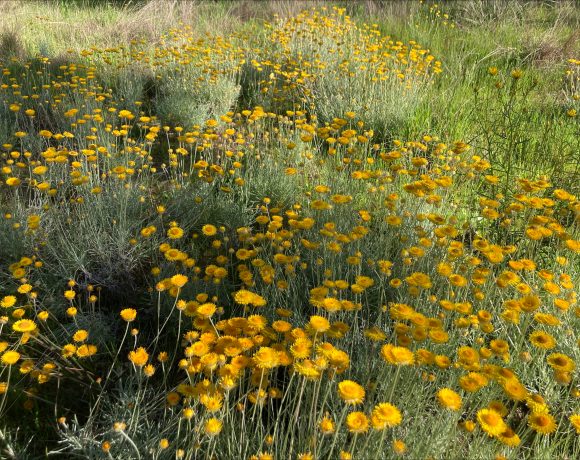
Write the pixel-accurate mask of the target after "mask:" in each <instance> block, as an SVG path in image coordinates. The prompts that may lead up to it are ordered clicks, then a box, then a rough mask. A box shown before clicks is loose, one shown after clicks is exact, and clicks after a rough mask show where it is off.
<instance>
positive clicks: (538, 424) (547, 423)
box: [528, 413, 556, 434]
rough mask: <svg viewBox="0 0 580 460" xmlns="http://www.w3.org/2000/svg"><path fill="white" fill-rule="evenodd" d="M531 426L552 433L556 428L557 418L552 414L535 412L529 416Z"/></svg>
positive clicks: (543, 432)
mask: <svg viewBox="0 0 580 460" xmlns="http://www.w3.org/2000/svg"><path fill="white" fill-rule="evenodd" d="M528 425H529V426H530V428H531V429H532V430H534V431H536V432H538V433H541V434H550V433H553V432H554V431H555V430H556V420H555V419H554V417H552V416H551V415H550V414H546V413H535V414H530V415H529V416H528Z"/></svg>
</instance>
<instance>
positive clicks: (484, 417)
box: [477, 409, 507, 436]
mask: <svg viewBox="0 0 580 460" xmlns="http://www.w3.org/2000/svg"><path fill="white" fill-rule="evenodd" d="M477 421H478V422H479V424H480V425H481V428H483V431H485V432H486V433H487V434H488V435H489V436H499V435H500V434H501V433H503V432H504V431H505V430H506V429H507V425H506V424H505V422H504V420H503V418H502V417H501V415H499V414H498V413H497V412H496V411H494V410H493V409H481V410H479V411H478V412H477Z"/></svg>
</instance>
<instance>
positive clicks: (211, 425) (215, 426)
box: [204, 417, 223, 436]
mask: <svg viewBox="0 0 580 460" xmlns="http://www.w3.org/2000/svg"><path fill="white" fill-rule="evenodd" d="M222 426H223V423H222V422H221V421H220V420H218V419H217V418H214V417H212V418H210V419H209V420H208V421H207V422H205V428H204V431H205V434H207V435H208V436H217V435H218V434H220V431H222Z"/></svg>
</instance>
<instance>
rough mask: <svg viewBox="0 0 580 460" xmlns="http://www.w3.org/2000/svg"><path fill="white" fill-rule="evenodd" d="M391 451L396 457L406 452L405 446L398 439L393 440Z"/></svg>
mask: <svg viewBox="0 0 580 460" xmlns="http://www.w3.org/2000/svg"><path fill="white" fill-rule="evenodd" d="M393 450H394V451H395V454H397V455H403V454H404V453H405V452H406V451H407V446H406V444H405V443H404V442H403V441H401V440H400V439H395V440H394V441H393Z"/></svg>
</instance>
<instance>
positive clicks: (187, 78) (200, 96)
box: [153, 72, 240, 126]
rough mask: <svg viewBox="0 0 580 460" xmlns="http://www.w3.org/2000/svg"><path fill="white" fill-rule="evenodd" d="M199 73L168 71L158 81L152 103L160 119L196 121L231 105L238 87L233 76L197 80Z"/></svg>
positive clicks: (190, 123)
mask: <svg viewBox="0 0 580 460" xmlns="http://www.w3.org/2000/svg"><path fill="white" fill-rule="evenodd" d="M200 76H201V75H200V74H198V73H196V72H182V73H177V72H176V73H170V72H168V73H167V75H165V76H164V77H163V78H162V79H161V80H160V81H159V83H158V87H157V96H156V97H155V99H154V103H153V106H154V110H155V112H156V113H157V115H158V117H159V118H160V119H161V120H162V121H163V122H165V123H172V124H177V125H180V126H193V125H199V124H202V123H203V122H204V121H205V120H207V119H209V118H217V117H219V116H220V115H223V114H225V113H226V112H228V111H229V110H230V109H231V108H232V107H234V105H235V103H236V100H237V98H238V94H239V91H240V88H239V85H238V84H237V83H236V82H235V80H234V79H233V78H228V77H225V76H220V77H218V78H217V80H216V81H215V82H213V83H208V82H205V81H204V82H202V83H201V84H200V82H199V81H198V78H199V77H200Z"/></svg>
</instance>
